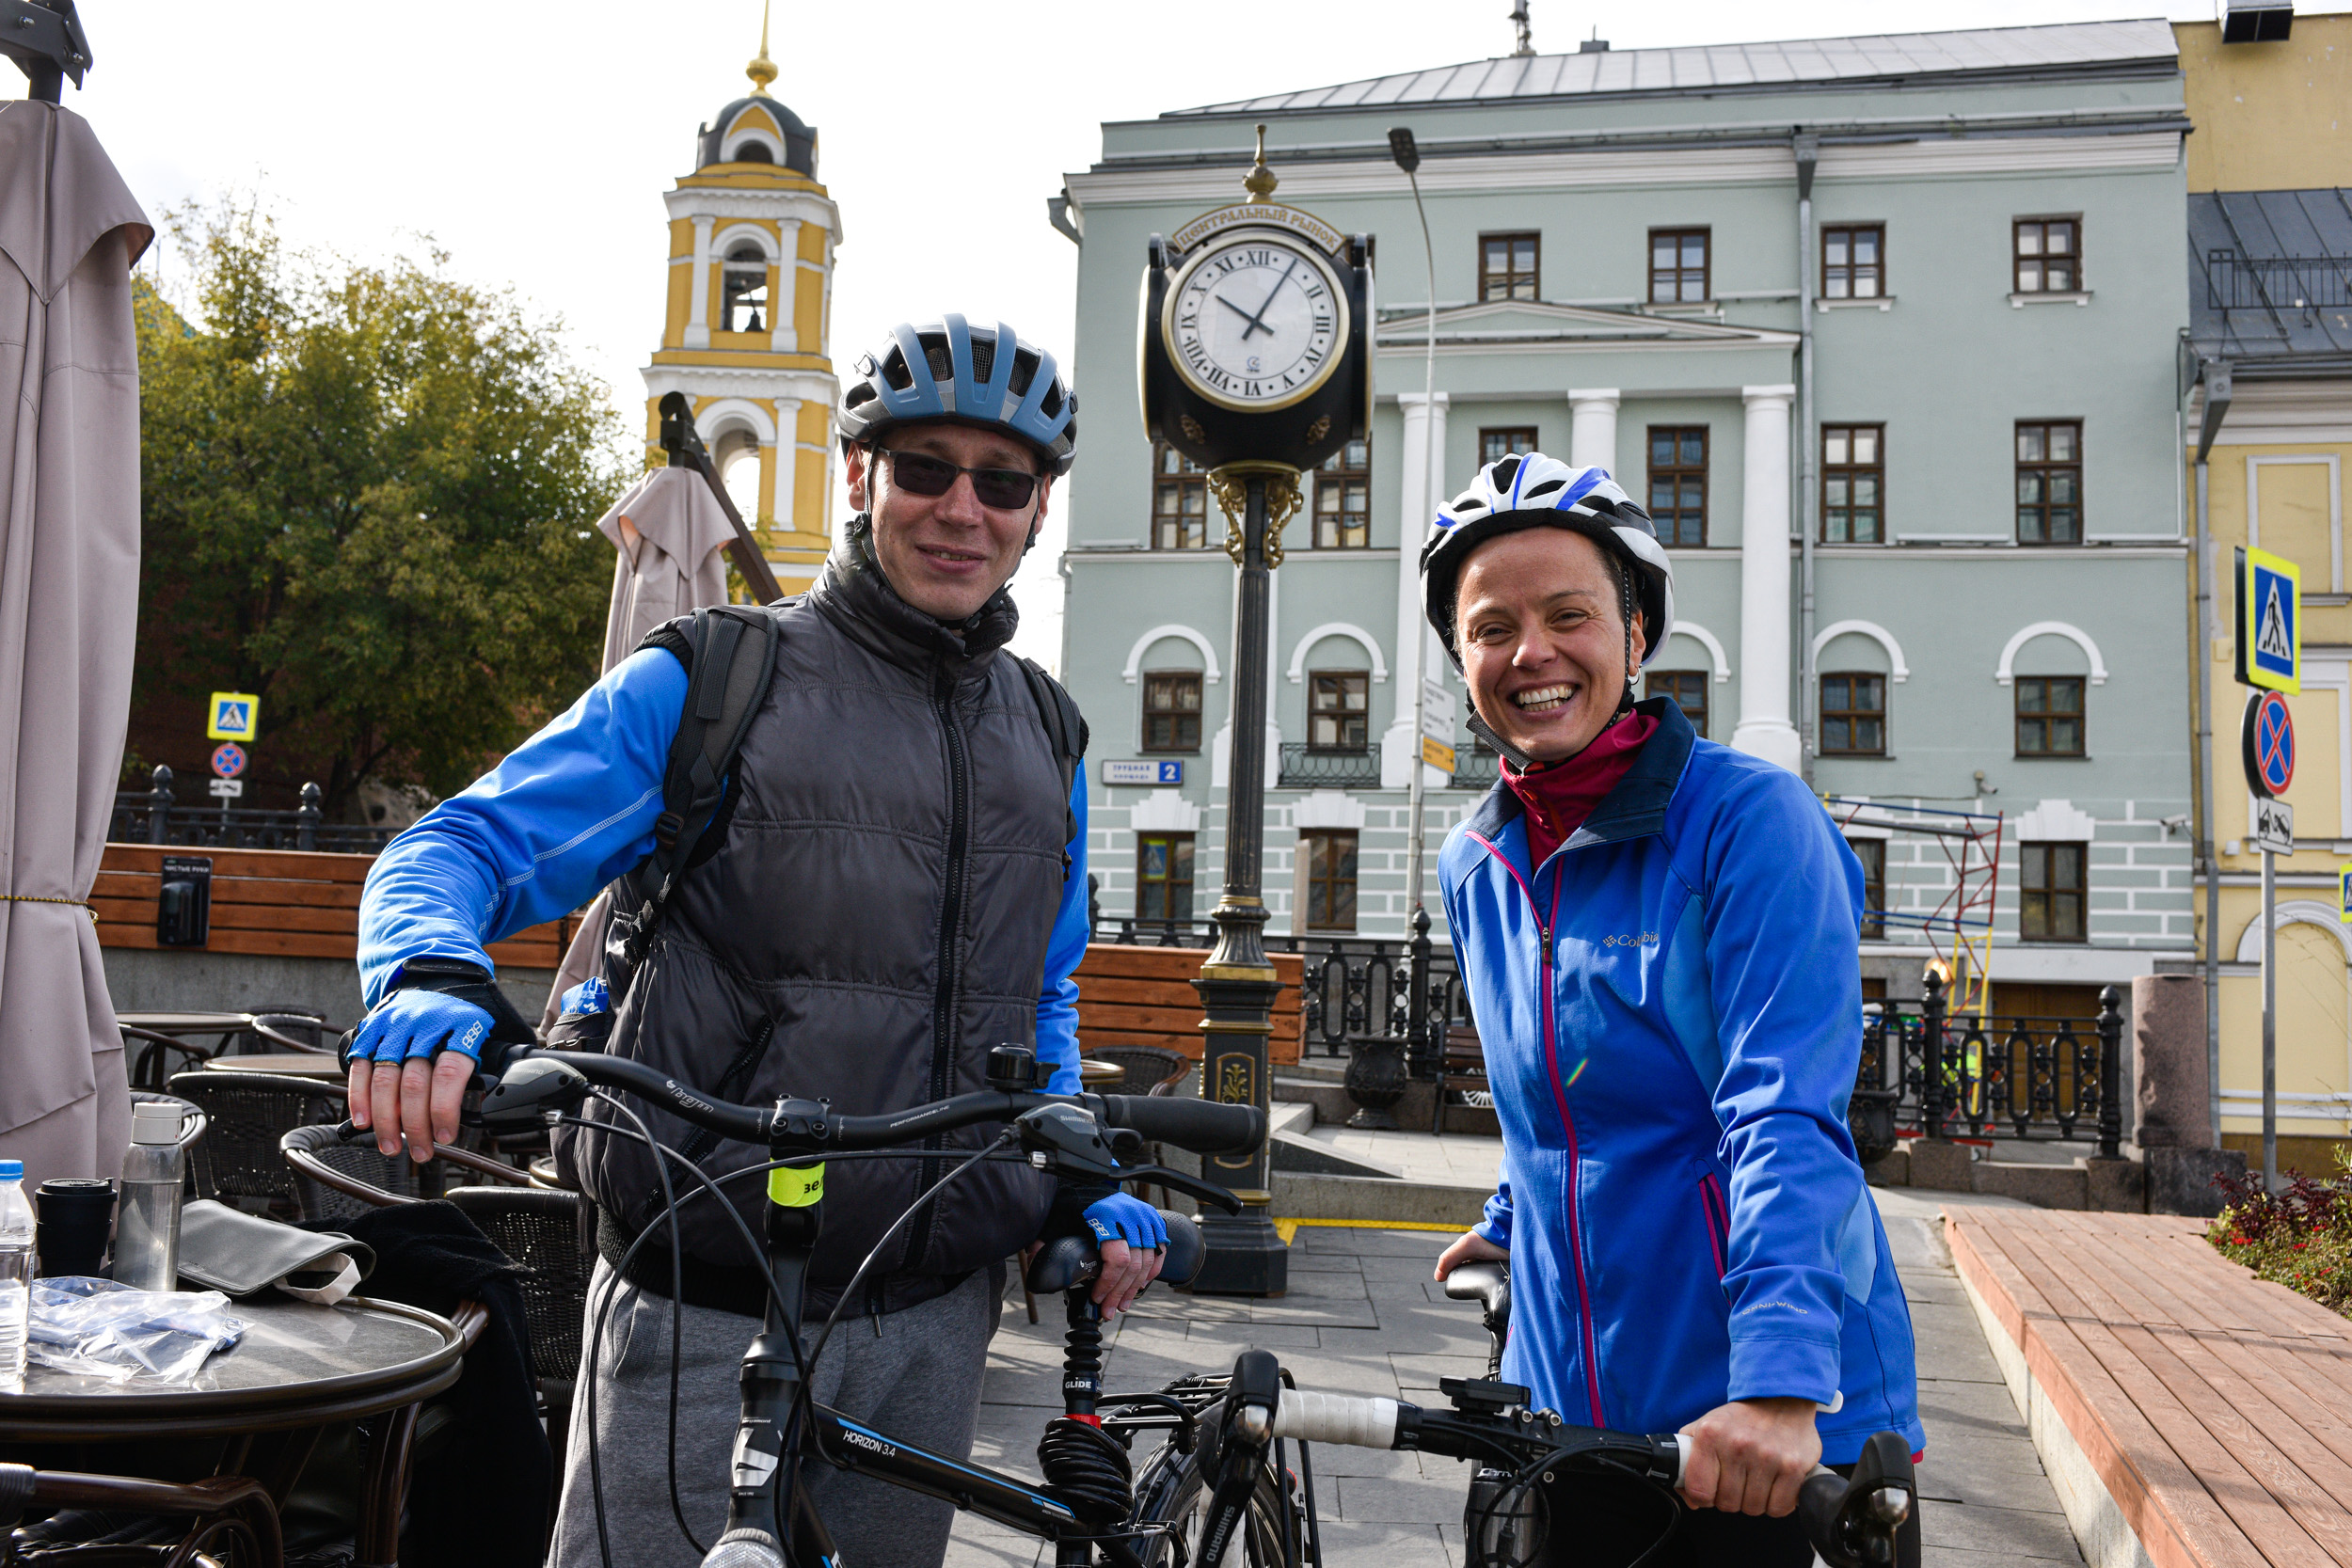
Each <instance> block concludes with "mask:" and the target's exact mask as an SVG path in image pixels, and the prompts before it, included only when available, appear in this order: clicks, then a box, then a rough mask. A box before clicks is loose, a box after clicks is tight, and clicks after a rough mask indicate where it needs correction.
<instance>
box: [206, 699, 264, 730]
mask: <svg viewBox="0 0 2352 1568" xmlns="http://www.w3.org/2000/svg"><path fill="white" fill-rule="evenodd" d="M206 711H207V712H208V713H209V714H210V715H211V717H210V718H209V719H208V720H207V721H205V725H204V733H205V734H206V735H208V736H211V737H212V738H213V739H215V740H253V739H257V738H258V737H259V735H260V731H261V727H262V699H261V698H259V697H256V696H255V695H253V693H251V692H250V691H215V692H214V693H213V703H212V706H211V707H210V708H209V709H207V710H206Z"/></svg>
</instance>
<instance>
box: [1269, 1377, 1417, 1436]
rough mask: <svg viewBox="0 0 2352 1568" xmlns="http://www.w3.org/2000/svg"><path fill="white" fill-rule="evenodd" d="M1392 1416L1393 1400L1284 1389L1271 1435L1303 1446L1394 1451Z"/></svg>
mask: <svg viewBox="0 0 2352 1568" xmlns="http://www.w3.org/2000/svg"><path fill="white" fill-rule="evenodd" d="M1396 1414H1397V1402H1396V1401H1394V1400H1384V1399H1367V1398H1365V1397H1363V1396H1361V1395H1357V1394H1317V1393H1309V1392H1305V1391H1302V1390H1299V1389H1295V1388H1285V1389H1283V1390H1282V1402H1281V1405H1280V1407H1279V1408H1278V1409H1277V1410H1276V1411H1275V1414H1274V1434H1275V1435H1276V1436H1277V1437H1295V1438H1297V1439H1298V1440H1299V1441H1301V1442H1306V1443H1345V1444H1347V1445H1348V1446H1349V1447H1351V1448H1359V1449H1392V1448H1394V1447H1396Z"/></svg>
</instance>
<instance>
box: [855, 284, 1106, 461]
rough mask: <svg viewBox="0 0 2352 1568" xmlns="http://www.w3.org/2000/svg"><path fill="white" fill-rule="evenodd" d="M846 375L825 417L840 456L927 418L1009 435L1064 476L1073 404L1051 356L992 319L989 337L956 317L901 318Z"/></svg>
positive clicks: (1073, 431) (1074, 440) (1073, 439)
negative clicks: (835, 412)
mask: <svg viewBox="0 0 2352 1568" xmlns="http://www.w3.org/2000/svg"><path fill="white" fill-rule="evenodd" d="M856 370H857V373H858V377H859V379H858V380H856V381H854V382H852V383H851V384H850V389H849V390H848V391H847V392H846V393H844V394H843V395H842V399H841V413H840V416H839V418H838V419H837V420H835V421H834V422H835V426H836V428H837V429H838V430H839V431H840V433H841V450H842V452H843V454H844V455H845V456H846V455H847V454H848V453H849V451H850V448H852V447H861V446H865V445H866V444H868V443H869V442H871V441H872V440H873V439H874V438H875V437H876V436H880V435H882V432H884V431H886V430H889V429H892V428H893V427H895V426H898V425H902V424H916V423H921V422H925V421H929V420H948V421H950V422H953V423H956V424H968V425H977V426H979V427H981V428H982V429H988V430H1002V431H1006V432H1008V433H1009V434H1010V435H1013V436H1019V437H1020V438H1021V439H1022V440H1024V441H1025V442H1027V443H1028V444H1029V445H1030V446H1032V447H1035V448H1036V449H1037V451H1038V454H1039V455H1040V456H1041V457H1043V458H1044V459H1045V466H1046V471H1047V472H1049V473H1055V474H1066V473H1068V472H1069V471H1070V460H1071V459H1072V458H1073V457H1074V456H1075V455H1076V454H1077V448H1078V400H1077V398H1076V397H1074V396H1073V395H1072V393H1071V390H1070V388H1069V386H1068V384H1066V383H1065V382H1064V381H1063V380H1062V378H1061V374H1060V372H1059V371H1058V370H1057V367H1056V366H1055V364H1054V356H1052V355H1050V354H1048V353H1046V352H1045V351H1044V350H1043V349H1041V348H1039V347H1037V346H1036V345H1035V344H1033V343H1030V342H1027V341H1025V340H1023V339H1022V338H1021V337H1019V336H1018V335H1017V334H1015V333H1014V331H1013V329H1012V328H1011V327H1009V326H1007V325H1005V324H1004V323H1002V322H998V323H997V324H996V327H995V330H993V332H992V331H980V332H975V331H973V330H972V327H971V325H970V324H969V323H968V322H966V321H965V320H964V319H963V318H962V317H961V316H948V317H946V318H945V319H944V320H941V321H934V322H923V323H920V324H916V323H912V322H901V323H899V324H898V325H897V326H894V327H892V328H891V329H890V339H889V341H887V342H885V343H883V344H882V347H881V349H880V350H879V351H877V352H875V353H873V354H869V355H867V356H865V357H864V358H862V359H860V360H859V361H858V362H857V365H856Z"/></svg>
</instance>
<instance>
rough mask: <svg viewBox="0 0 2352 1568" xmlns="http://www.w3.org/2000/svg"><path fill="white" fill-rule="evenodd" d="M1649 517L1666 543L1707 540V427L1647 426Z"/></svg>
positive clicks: (1660, 537)
mask: <svg viewBox="0 0 2352 1568" xmlns="http://www.w3.org/2000/svg"><path fill="white" fill-rule="evenodd" d="M1649 516H1650V521H1651V522H1653V523H1655V524H1657V525H1658V537H1659V539H1660V540H1661V542H1663V543H1665V544H1668V545H1685V546H1700V545H1704V544H1706V543H1707V427H1706V426H1705V425H1703V424H1702V425H1663V424H1654V425H1652V426H1650V427H1649Z"/></svg>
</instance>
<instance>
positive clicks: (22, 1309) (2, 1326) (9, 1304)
mask: <svg viewBox="0 0 2352 1568" xmlns="http://www.w3.org/2000/svg"><path fill="white" fill-rule="evenodd" d="M32 1310H33V1206H32V1204H31V1203H30V1202H29V1201H28V1200H27V1199H26V1198H25V1196H24V1161H22V1160H0V1390H6V1391H8V1392H10V1393H15V1392H19V1391H21V1390H23V1388H24V1333H25V1327H26V1324H27V1323H29V1322H30V1320H31V1316H32Z"/></svg>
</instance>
